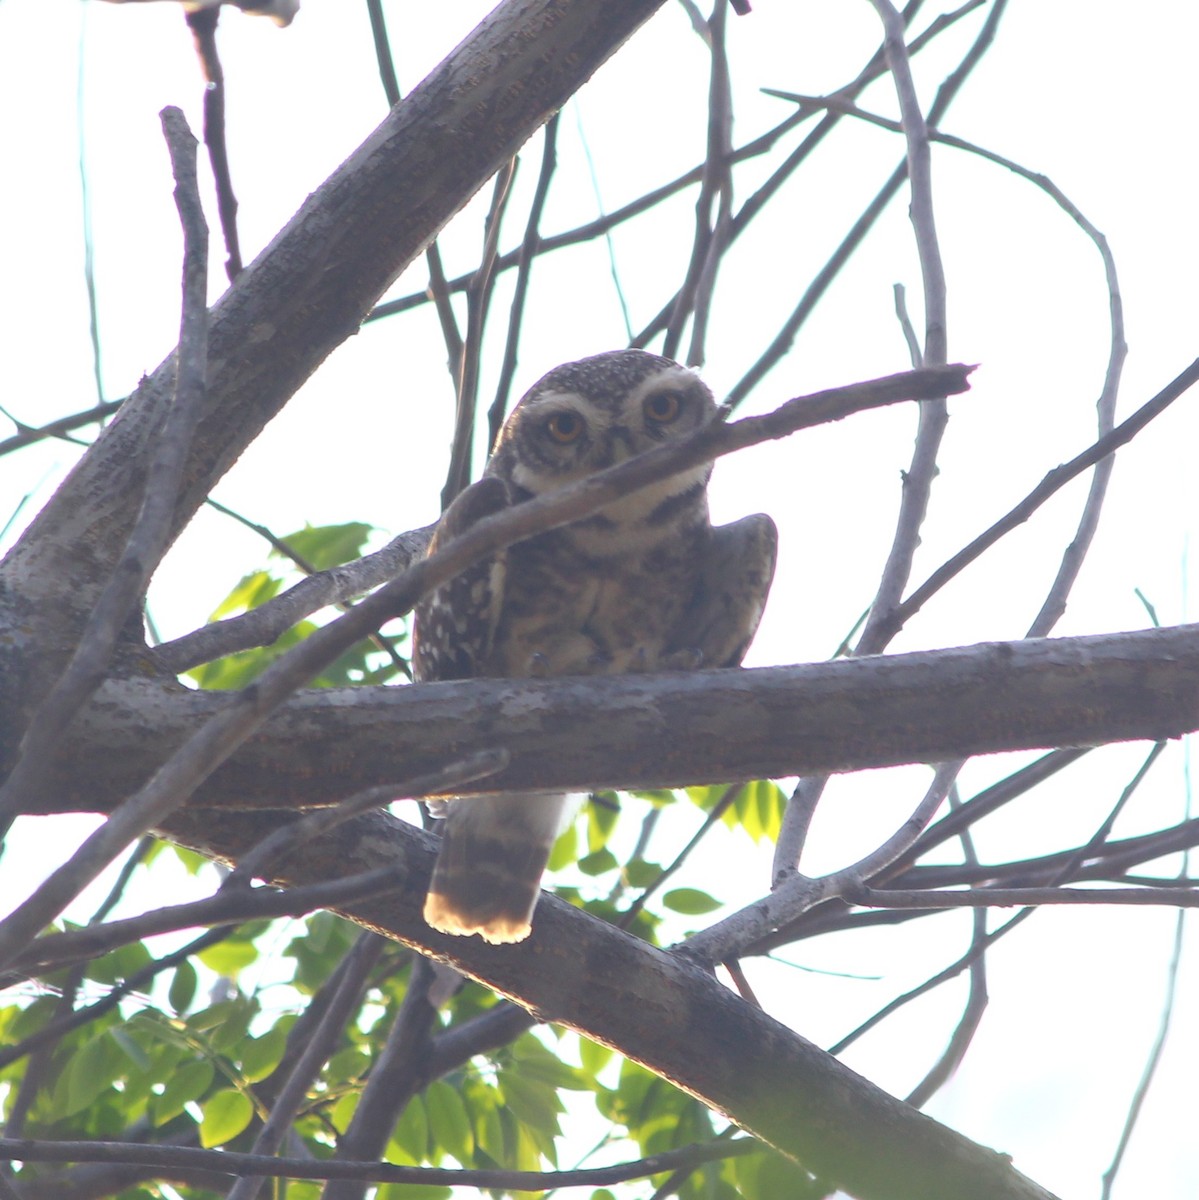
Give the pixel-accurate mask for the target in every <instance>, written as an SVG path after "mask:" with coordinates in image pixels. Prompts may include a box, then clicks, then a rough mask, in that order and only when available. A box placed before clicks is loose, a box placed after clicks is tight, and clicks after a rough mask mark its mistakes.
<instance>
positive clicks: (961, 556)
mask: <svg viewBox="0 0 1199 1200" xmlns="http://www.w3.org/2000/svg"><path fill="white" fill-rule="evenodd" d="M1196 383H1199V359H1196V360H1195V361H1194V362H1192V363H1191V364H1190V365H1189V366H1187V367H1186V368H1184V369H1183V370H1182V371H1181V372H1179V374H1178V375H1176V376H1175V377H1174V378H1173V379H1172V380H1171V381H1170V382H1169V383H1168V384H1166V386H1165V387H1164V388H1162V390H1161V391H1160V392H1158V393H1157V395H1156V396H1154V397H1153V399H1152V400H1149V401H1147V402H1146V403H1145V404H1143V405H1142V406H1141V407H1140V408H1139V409H1137V411H1136V412H1134V413H1133V414H1132V416H1130V417H1128V418H1127V419H1126V420H1124V421H1121V422H1120V424H1119V425H1117V426H1116V427H1115V428H1114V429H1113V430H1112V431H1111V432H1110V433H1108V434H1106V435H1104V436H1103V437H1101V438H1100V439H1099V440H1098V441H1097V442H1093V443H1092V444H1091V445H1090V446H1089V447H1087V449H1086V450H1084V451H1083V452H1082V453H1081V454H1077V455H1075V457H1074V458H1072V459H1070V461H1069V462H1067V463H1063V464H1062V465H1061V466H1059V467H1054V468H1053V470H1051V471H1049V472H1047V473H1046V475H1045V478H1044V479H1042V480H1041V482H1040V483H1039V484H1037V486H1036V487H1035V488H1033V490H1032V491H1031V492H1029V493H1028V495H1027V496H1025V497H1024V499H1023V500H1021V501H1020V502H1019V503H1018V504H1016V505H1015V506H1014V507H1013V508H1011V509H1009V510H1008V512H1007V513H1005V514H1004V516H1002V517H1000V519H999V520H998V521H996V522H995V523H994V524H993V525H992V526H990V528H989V529H986V530H984V531H983V532H982V533H980V534H979V535H978V537H976V538H975V539H974V540H973V541H972V542H970V543H968V544H967V545H966V546H964V547H963V548H962V549H961V550H959V551H958V552H957V554H955V555H954V556H953V557H952V558H949V559H947V560H946V561H945V562H944V563H942V564H941V566H939V567H938V568H937V569H936V570H935V571H934V572H933V573H932V574H931V575H930V576H929V577H928V578H927V579H926V580H925V581H924V582H923V583H922V584H921V585H920V586H919V587H918V588H915V589H914V590H913V591H911V592H910V593H909V594H908V596H907V598H906V599H905V600H904V601H903V603H902V604H900V605H899V607H898V608H896V609H895V611H894V612H893V613H892V614H891V615H890V617H889V619H888V621H887V623H886V629H887V632H888V633H890V634H894V633H897V632H898V631H899V630H900V629H902V628H903V626H904V625H905V624H906V623H907V621H908V620H909V619H910V618H911V617H913V616H914V615H915V614H916V613H917V612H919V610H920V609H921V608H922V607H923V606H924V605H925V604H926V603H927V602H928V600H929V599H930V598H931V597H932V596H934V595H935V594H936V593H937V592H938V591H940V590H941V588H943V587H944V586H945V585H946V584H947V583H948V582H949V581H950V580H951V579H953V578H954V577H955V576H956V575H959V574H961V572H962V571H963V570H965V568H966V567H968V566H969V565H970V564H971V563H972V562H974V561H975V560H976V559H978V558H979V557H980V556H981V555H982V554H983V553H984V552H985V551H986V550H989V549H990V548H991V547H992V546H993V545H994V544H995V543H996V542H997V541H999V539H1000V538H1002V537H1003V536H1004V535H1005V534H1008V533H1010V532H1011V531H1012V530H1013V529H1017V528H1019V526H1021V525H1022V524H1023V523H1024V522H1025V521H1027V520H1028V518H1029V517H1031V516H1032V514H1033V513H1034V512H1036V511H1037V509H1038V508H1040V507H1041V505H1042V504H1044V503H1045V501H1046V500H1048V499H1049V498H1050V496H1052V495H1054V494H1055V493H1056V492H1059V491H1060V490H1061V489H1062V488H1063V487H1065V485H1066V484H1067V483H1069V482H1070V480H1072V479H1074V478H1075V477H1076V476H1078V475H1081V474H1082V472H1083V471H1086V470H1088V469H1089V468H1090V467H1093V466H1094V465H1095V464H1096V463H1098V462H1101V461H1102V460H1103V459H1104V458H1106V457H1107V456H1108V455H1109V454H1112V453H1114V452H1115V451H1116V450H1118V449H1119V448H1120V447H1121V446H1125V445H1127V444H1128V443H1129V442H1131V441H1132V439H1133V438H1134V437H1136V435H1137V434H1138V433H1140V432H1141V430H1142V429H1144V428H1145V426H1146V425H1148V424H1149V422H1150V421H1152V420H1153V419H1154V418H1155V417H1158V416H1160V415H1161V414H1162V413H1163V412H1165V411H1166V409H1167V408H1169V407H1170V405H1171V404H1173V403H1174V401H1175V400H1177V399H1178V398H1179V397H1180V396H1183V395H1185V394H1186V393H1187V392H1188V391H1189V390H1190V389H1191V388H1192V387H1194V385H1195V384H1196Z"/></svg>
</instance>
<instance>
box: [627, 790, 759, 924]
mask: <svg viewBox="0 0 1199 1200" xmlns="http://www.w3.org/2000/svg"><path fill="white" fill-rule="evenodd" d="M743 786H744V785H742V784H739V783H738V784H733V785H732V786H731V787H727V788H725V790H724V794H723V795H722V796H721V797H720V799H719V800H717V801H716V803H715V804H714V805H712V809H711V811H710V812H709V813H708V814H707V815H706V816H705V817H704V821H703V824H702V825H701V826H700V827H699V829H698V830H696V832H695V833H694V835H693V836H692V837H691V840H690V841H688V843H687V844H686V845H685V846H684V847H683V848H682V849H681V850H680V851H679V852H678V854H676V855H675V857H674V861H673V862H672V863H671V864H670V865H669V866H668V867H664V868H663V869H662V871H661V872H660V873H659V875H658V877H657V878H656V879H655V880H654V881H653V883H651V884H650V885H649V886H648V887H647V888H645V890H644V891H642V893H641V894H640V895H639V896H638V897H637V899H636V900H634V901H633V903H632V904H630V905H629V907H628V908H627V909H625V911H624V912H623V913H622V914H621V917H620V920H619V921H618V922H617V923H616V927H617V928H618V929H628V928H629V926H630V925H632V923H633V922H634V921H635V920H636V918H637V914H638V913H640V912H641V910H642V909H643V908H644V907H645V906H646V904H647V902H648V901H649V899H650V897H651V896H653V895H654V893H655V892H657V891H659V890H660V889H661V887H662V886H663V885H664V884H665V883H666V881H667V880H668V879H670V877H671V876H672V875H673V874H674V873H675V872H676V871H677V870H678V869H679V868H680V867H681V866H682V865H683V864H684V863H685V862H686V861H687V859H688V858H689V857H690V855H691V852H692V851H693V850H694V849H695V848H696V846H698V845H699V844H700V842H701V841H703V839H704V837H705V836H706V835H707V833H708V832H709V831H710V830H711V829H712V828H713V827H714V826H715V824H716V822H717V821H719V820H720V819H721V818H722V817H723V816H724V814H725V813H726V812H728V810H729V809H730V808H731V807H732V805H733V804H735V803H736V800H737V797H738V796H739V795H741V792H742V790H743ZM655 811H657V810H655Z"/></svg>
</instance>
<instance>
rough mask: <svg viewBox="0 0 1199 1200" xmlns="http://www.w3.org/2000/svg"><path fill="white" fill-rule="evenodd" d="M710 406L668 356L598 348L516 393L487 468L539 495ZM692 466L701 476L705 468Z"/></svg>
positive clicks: (668, 436) (691, 422) (703, 414)
mask: <svg viewBox="0 0 1199 1200" xmlns="http://www.w3.org/2000/svg"><path fill="white" fill-rule="evenodd" d="M715 412H716V402H715V401H714V400H713V398H712V393H711V392H710V391H709V390H708V388H707V387H706V386H705V385H704V383H703V381H702V380H701V379H700V378H699V376H698V375H696V374H695V372H694V371H690V370H688V369H687V368H686V367H683V366H680V365H679V364H678V363H676V362H673V361H672V360H671V359H669V358H662V357H660V356H659V355H657V354H649V353H647V352H646V351H644V350H612V351H609V352H608V353H607V354H597V355H595V356H594V357H592V358H583V359H580V360H579V361H578V362H572V363H565V364H563V365H562V366H560V367H555V368H554V369H553V370H552V371H550V373H549V374H548V375H546V376H544V377H543V378H542V379H540V380H538V382H537V383H536V384H534V385H533V387H532V388H531V389H530V390H529V391H528V392H527V393H526V394H525V395H524V396H523V397H522V399H521V401H520V403H519V404H517V405H516V407H515V408H514V409H513V410H512V412H511V414H510V415H509V417H508V420H507V421H506V422H505V424H504V428H503V429H502V430H501V431H500V436H499V438H498V439H497V441H496V446H495V453H494V454H493V455H492V459H491V462H490V464H489V465H488V473H489V474H493V475H501V476H503V477H504V478H507V479H510V480H511V481H512V482H513V483H515V484H516V485H517V486H518V487H521V488H524V489H525V490H526V491H529V492H531V493H532V494H533V495H540V494H542V493H544V492H549V491H554V490H555V489H556V488H560V487H563V486H565V485H566V484H568V483H573V482H574V481H575V480H577V479H582V478H583V477H585V476H587V475H591V474H594V473H595V472H596V471H602V470H603V469H604V468H605V467H611V466H614V465H615V464H616V463H619V462H623V461H624V460H625V459H626V458H632V457H633V456H634V455H636V454H641V453H642V452H643V451H646V450H651V449H653V448H654V447H655V446H660V445H662V443H663V442H668V441H672V440H677V439H678V438H681V437H685V436H686V435H687V434H689V433H692V432H694V431H695V430H696V429H698V428H699V427H700V426H701V425H704V424H706V423H707V422H708V421H710V420H711V419H712V417H713V415H714V414H715ZM697 471H698V472H699V473H700V474H701V475H702V477H703V478H705V479H706V477H707V474H708V471H709V468H708V467H704V468H702V469H697ZM680 482H682V481H680Z"/></svg>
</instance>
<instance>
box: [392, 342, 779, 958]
mask: <svg viewBox="0 0 1199 1200" xmlns="http://www.w3.org/2000/svg"><path fill="white" fill-rule="evenodd" d="M715 413H716V405H715V402H714V401H713V399H712V394H711V392H710V391H709V390H708V389H707V387H705V385H704V384H703V382H702V381H701V380H700V378H699V377H698V376H697V375H696V374H695V373H694V372H692V371H690V370H688V369H687V368H685V367H681V366H679V364H678V363H675V362H672V361H671V360H670V359H666V358H660V357H659V356H657V355H654V354H648V353H646V352H644V351H641V350H618V351H613V352H611V353H608V354H599V355H596V356H595V357H593V358H586V359H582V360H581V361H579V362H574V363H567V364H565V365H564V366H561V367H558V368H556V369H555V370H553V371H551V372H550V373H549V374H548V375H546V376H545V377H544V378H543V379H541V380H540V381H539V382H538V383H537V384H535V385H534V387H533V388H532V389H531V390H530V391H529V392H528V393H527V394H526V395H525V396H524V397H523V399H522V400H521V401H520V403H519V404H517V405H516V407H515V408H514V409H513V410H512V413H511V415H510V416H509V418H508V420H507V422H506V423H505V425H504V428H503V429H502V430H501V432H500V435H499V438H498V439H497V441H496V446H495V450H494V453H493V454H492V457H491V461H490V462H489V463H488V465H487V469H486V472H485V473H484V475H483V478H482V479H480V480H479V482H478V483H476V484H474V485H473V486H471V487H469V488H467V489H466V491H464V492H463V493H462V494H461V495H460V496H459V497H458V498H457V499H456V500H455V501H454V503H453V504H452V505H450V507H449V509H448V510H447V511H446V513H445V515H444V516H443V517H442V520H441V522H440V524H439V525H438V528H437V532H436V534H435V536H434V538H433V542H432V545H431V549H435V548H436V547H437V546H439V545H442V544H444V543H445V542H447V541H448V540H450V539H452V538H454V537H456V536H458V535H459V534H461V533H462V532H463V531H465V530H466V529H469V528H470V527H471V526H472V525H474V524H475V523H476V522H477V521H479V520H481V519H482V518H483V517H485V516H487V515H489V514H490V513H493V512H498V511H499V510H500V509H502V508H506V507H508V506H509V505H512V504H519V503H520V502H522V501H524V500H527V499H529V498H531V497H534V496H541V495H545V494H546V493H547V492H553V491H555V490H557V489H559V488H562V487H564V486H566V485H567V484H570V483H573V482H575V481H576V480H579V479H583V478H586V477H587V476H589V475H592V474H594V473H595V472H596V471H602V470H604V469H605V468H606V467H609V466H613V465H615V464H616V463H619V462H623V461H624V460H625V459H627V458H631V457H633V456H634V455H636V454H640V453H642V452H643V451H645V450H649V449H652V448H653V447H655V446H658V445H661V444H663V443H664V442H668V441H674V440H677V439H679V438H682V437H685V436H687V435H688V434H689V433H691V432H693V431H694V430H696V429H698V428H700V426H702V425H704V424H705V423H706V422H708V421H710V420H711V419H712V418H713V417H714V416H715ZM710 474H711V466H710V464H705V465H703V466H700V467H695V468H692V469H690V470H688V471H684V472H682V473H681V474H678V475H675V476H672V477H670V478H668V479H663V480H660V481H658V482H656V483H654V484H651V485H650V486H648V487H646V488H643V489H641V490H639V491H636V492H632V493H630V494H629V495H627V496H625V497H623V498H622V499H620V500H616V501H614V502H612V503H611V504H609V505H607V506H606V507H605V508H603V509H601V510H600V511H599V512H597V513H595V514H593V515H592V516H590V517H587V518H584V519H583V520H580V521H577V522H575V523H573V524H571V525H566V526H563V527H561V528H559V529H553V530H549V531H548V532H546V533H542V534H538V535H536V536H534V537H532V538H528V539H527V540H525V541H523V542H518V543H516V544H515V545H513V546H510V547H508V549H507V550H504V551H501V552H500V553H499V554H497V555H496V556H495V557H494V558H492V559H489V560H487V561H485V562H482V563H479V564H477V565H476V566H474V567H471V568H468V569H467V570H466V571H464V572H463V573H462V574H461V575H459V576H457V577H456V578H454V579H453V580H451V581H450V582H449V583H447V584H446V585H444V586H443V587H441V588H439V589H437V590H436V591H434V592H433V593H432V594H431V595H429V596H428V597H426V598H425V599H424V600H423V601H422V602H421V603H420V605H418V607H417V610H416V624H415V630H414V637H413V641H414V653H413V662H414V666H415V674H416V678H417V679H418V680H437V679H470V678H477V677H491V678H495V677H530V676H561V675H596V674H601V675H615V674H623V673H627V672H637V671H663V670H678V669H686V668H694V667H698V666H705V667H726V666H736V665H738V664H739V663H740V661H741V658H742V656H743V655H744V653H745V650H746V648H747V647H748V645H749V642H750V639H751V638H752V637H753V634H754V631H755V630H756V628H757V625H758V620H759V618H760V617H761V615H762V608H763V606H764V604H765V601H766V594H767V591H768V590H769V587H770V580H771V576H772V575H773V572H774V557H775V529H774V522H773V521H771V520H770V518H769V517H766V516H762V515H758V516H753V517H746V518H744V519H743V520H741V521H738V522H736V523H734V524H732V525H725V526H721V527H719V528H713V527H712V525H711V523H710V521H709V517H708V498H707V484H708V477H709V475H710ZM565 801H566V797H564V796H562V795H560V794H558V793H544V792H535V793H529V792H524V793H488V794H484V795H481V796H474V797H469V798H468V797H464V798H461V799H457V800H450V801H448V802H447V804H446V812H447V817H446V821H445V825H444V834H443V842H442V847H441V851H440V853H439V855H438V860H437V866H436V868H435V870H434V874H433V881H432V884H431V886H430V890H429V896H428V899H427V901H426V904H425V919H426V920H427V921H428V922H429V923H430V924H431V925H432V926H433V927H434V928H436V929H439V930H441V931H443V932H445V933H453V934H471V933H479V934H481V935H482V937H483V938H484V939H485V940H487V941H490V942H512V941H520V940H521V939H523V938H525V937H527V936H528V933H529V930H530V922H531V919H532V914H533V908H534V905H535V904H536V901H537V895H538V888H539V885H540V881H541V875H542V872H543V871H544V869H545V864H546V861H547V859H548V856H549V851H550V847H551V846H552V845H553V841H554V838H555V837H556V836H557V833H558V832H559V826H560V824H561V822H562V819H563V812H564V809H565Z"/></svg>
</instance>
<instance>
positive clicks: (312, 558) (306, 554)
mask: <svg viewBox="0 0 1199 1200" xmlns="http://www.w3.org/2000/svg"><path fill="white" fill-rule="evenodd" d="M373 532H374V526H373V525H366V524H364V523H363V522H362V521H348V522H346V523H345V524H344V525H305V526H304V528H303V529H298V530H297V531H296V532H295V533H289V534H287V536H286V537H282V538H280V539H279V540H280V541H281V542H283V544H284V545H285V546H287V547H288V548H289V549H290V550H293V551H294V552H295V553H296V554H298V555H299V556H300V557H301V558H303V559H306V560H307V561H308V562H309V563H311V565H312V566H314V567H315V568H316V569H317V570H318V571H327V570H328V569H329V568H330V567H336V566H340V564H341V563H345V562H349V561H350V560H351V559H353V558H358V557H359V556H360V555H361V554H362V548H363V546H365V545H366V541H367V538H369V537H370V535H371V534H372V533H373ZM271 557H272V558H285V559H286V558H287V555H285V554H283V553H282V552H281V551H279V550H272V551H271ZM287 561H288V562H290V561H291V560H290V559H287Z"/></svg>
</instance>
